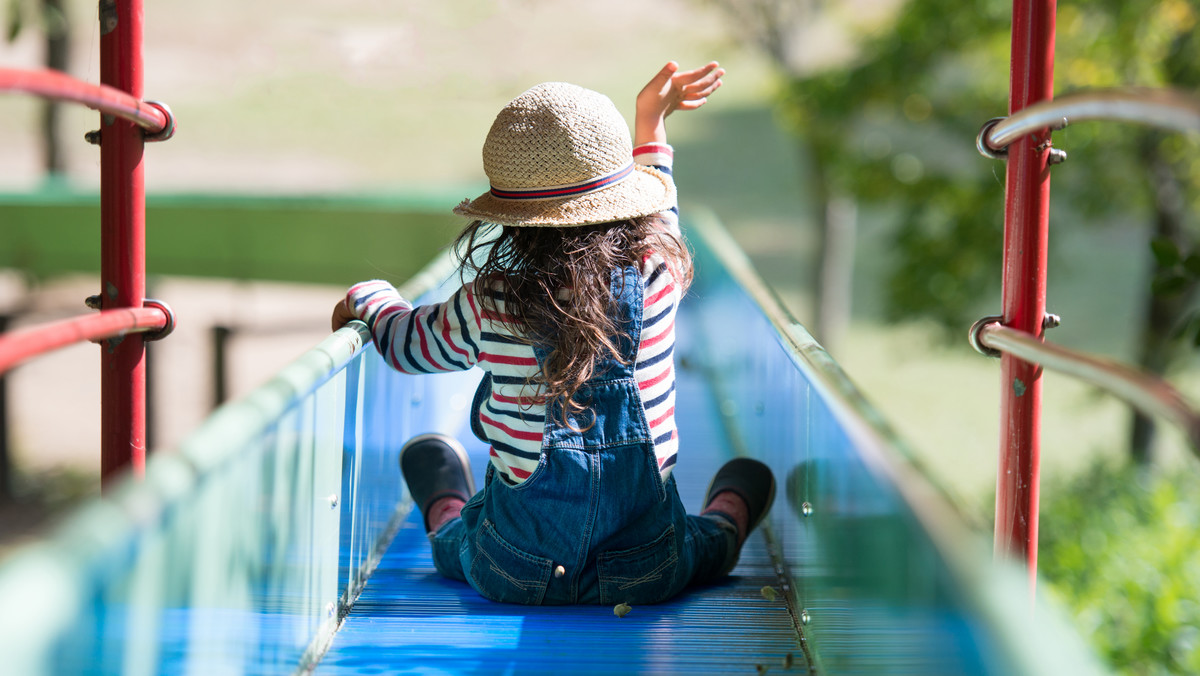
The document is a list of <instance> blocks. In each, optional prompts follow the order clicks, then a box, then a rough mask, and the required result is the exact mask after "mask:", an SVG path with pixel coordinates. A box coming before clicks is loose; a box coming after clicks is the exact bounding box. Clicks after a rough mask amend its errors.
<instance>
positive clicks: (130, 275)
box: [100, 0, 146, 486]
mask: <svg viewBox="0 0 1200 676" xmlns="http://www.w3.org/2000/svg"><path fill="white" fill-rule="evenodd" d="M100 82H101V83H102V84H105V85H108V86H110V87H113V88H115V89H119V90H121V91H123V92H126V93H128V94H129V95H131V96H132V97H133V98H135V99H139V100H140V99H141V98H142V2H141V0H100ZM100 120H101V123H100V134H101V137H100V229H101V235H100V278H101V285H102V286H101V289H100V298H101V301H100V307H101V308H102V309H104V310H111V309H116V308H141V307H142V301H143V299H144V296H145V293H146V248H145V230H146V204H145V197H146V195H145V183H144V175H143V172H142V145H143V139H142V130H141V128H140V127H138V126H137V125H136V124H134V123H133V122H130V121H127V120H124V119H121V118H117V117H112V116H108V115H101V116H100ZM145 356H146V351H145V344H144V342H143V339H142V335H141V334H138V333H135V334H129V335H126V336H124V337H122V338H117V339H112V340H109V341H107V342H106V343H105V344H104V346H103V348H102V349H101V356H100V367H101V377H100V388H101V395H100V396H101V404H100V411H101V416H100V420H101V422H100V435H101V441H100V443H101V447H100V477H101V484H102V486H103V485H104V484H105V483H106V482H107V480H108V479H110V478H111V477H113V476H114V475H115V474H117V473H119V472H121V471H123V470H125V469H132V471H133V472H134V474H135V475H138V476H140V475H141V474H142V473H143V471H144V469H145V462H146V443H145V437H146V360H145Z"/></svg>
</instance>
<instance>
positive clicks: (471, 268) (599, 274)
mask: <svg viewBox="0 0 1200 676" xmlns="http://www.w3.org/2000/svg"><path fill="white" fill-rule="evenodd" d="M497 230H499V231H498V232H497ZM454 249H455V251H456V253H457V255H458V258H459V263H460V265H461V270H462V273H461V274H462V278H463V280H464V283H465V282H466V280H468V279H470V278H471V277H472V275H473V276H474V281H473V282H472V283H473V284H474V288H473V291H474V292H475V296H476V298H478V299H479V301H480V303H481V304H482V305H483V308H484V309H485V310H487V311H490V312H496V311H497V302H496V297H495V295H494V293H495V291H497V290H499V291H501V292H502V293H503V298H504V314H506V315H508V317H509V321H510V322H511V323H510V324H509V328H510V329H511V330H512V331H513V332H514V333H515V334H516V335H517V336H518V337H519V338H521V339H523V340H526V341H528V342H529V343H530V344H533V343H535V342H536V343H541V344H543V345H545V346H546V347H547V348H549V354H548V356H547V358H546V360H545V363H544V364H543V365H542V369H541V371H540V372H539V373H538V374H537V375H535V376H534V377H533V378H531V379H530V381H529V382H528V383H527V384H528V385H531V386H534V387H535V388H536V389H537V391H538V393H539V395H540V396H542V397H544V399H545V401H546V403H547V404H548V405H549V404H552V403H555V402H557V403H558V404H559V405H560V407H561V408H560V409H559V410H560V411H561V412H562V415H563V417H564V418H567V419H569V418H570V417H572V416H573V415H576V414H579V413H582V412H584V411H585V410H587V408H588V405H587V402H579V401H576V399H575V394H576V393H577V392H578V391H579V388H580V387H581V386H582V385H583V384H584V383H585V382H587V381H588V380H589V379H590V378H591V377H592V374H593V372H594V371H595V367H596V363H597V360H598V359H599V358H601V357H602V356H605V355H609V356H612V357H614V358H616V359H618V360H621V361H623V359H622V357H621V354H620V351H619V349H618V347H617V344H616V342H615V340H614V336H615V334H616V332H617V327H616V324H615V322H614V320H613V316H612V315H613V305H614V303H615V299H614V298H613V296H612V291H611V280H612V276H611V275H612V271H613V270H614V269H622V268H624V267H626V266H629V265H633V266H635V267H637V268H638V269H641V265H642V261H643V260H644V259H645V258H646V257H648V256H650V255H652V254H655V253H657V254H659V255H661V256H662V257H663V258H664V259H665V260H666V261H667V265H668V266H669V267H670V270H671V272H672V274H673V276H674V277H675V281H676V283H677V284H679V285H680V290H681V292H682V290H684V289H686V288H687V286H688V285H689V284H690V283H691V279H692V257H691V253H690V252H689V251H688V248H687V245H686V244H685V243H684V242H683V241H682V240H681V239H680V238H679V237H677V236H676V235H675V234H673V233H671V232H670V231H669V230H668V229H667V226H666V224H665V222H664V221H663V219H662V218H661V217H659V216H643V217H640V218H634V219H630V220H623V221H613V222H610V223H601V224H598V225H581V226H573V227H514V226H502V227H501V226H496V225H493V224H489V223H485V222H483V221H475V222H473V223H471V224H469V225H468V226H467V227H466V228H465V229H464V230H463V231H462V233H460V234H459V236H458V238H457V239H456V240H455V242H454ZM565 290H571V292H570V293H563V292H564V291H565ZM562 422H564V424H565V423H566V420H563V421H562ZM588 426H590V423H589V425H588Z"/></svg>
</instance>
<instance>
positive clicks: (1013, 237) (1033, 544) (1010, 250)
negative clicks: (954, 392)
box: [995, 0, 1055, 589]
mask: <svg viewBox="0 0 1200 676" xmlns="http://www.w3.org/2000/svg"><path fill="white" fill-rule="evenodd" d="M1054 15H1055V0H1014V1H1013V27H1012V62H1011V67H1012V75H1011V80H1010V81H1009V114H1010V115H1011V114H1012V113H1015V112H1017V111H1019V110H1021V109H1023V108H1025V107H1027V106H1029V105H1032V104H1034V103H1037V102H1039V101H1044V100H1048V99H1051V98H1053V96H1054ZM1049 141H1050V132H1049V130H1041V131H1039V132H1037V133H1034V134H1030V135H1029V136H1025V137H1023V138H1021V139H1019V140H1017V141H1015V142H1014V143H1013V144H1012V145H1010V146H1009V147H1008V164H1007V174H1006V177H1005V212H1004V280H1003V284H1004V286H1003V291H1002V302H1003V311H1004V325H1005V326H1008V327H1010V328H1013V329H1017V330H1020V331H1024V332H1026V333H1029V334H1031V335H1034V336H1039V337H1040V336H1042V332H1043V329H1042V322H1043V319H1044V317H1045V314H1046V251H1047V243H1048V236H1047V233H1048V229H1049V211H1050V209H1049V207H1050V171H1049V164H1048V163H1047V159H1048V158H1049V154H1050V153H1049V150H1050V147H1049V146H1050V144H1049ZM1000 368H1001V388H1002V392H1001V418H1000V420H1001V431H1000V467H999V472H998V475H997V481H996V530H995V550H996V555H997V556H1001V557H1010V558H1014V559H1017V560H1021V561H1024V562H1025V563H1026V565H1027V566H1028V570H1029V579H1030V587H1031V589H1032V588H1033V585H1034V584H1035V582H1036V579H1037V537H1038V482H1039V473H1040V460H1041V459H1040V454H1041V448H1040V443H1041V442H1040V438H1039V436H1040V428H1041V400H1042V378H1041V376H1042V373H1041V369H1040V368H1039V367H1037V366H1036V365H1033V364H1030V363H1028V362H1024V361H1021V360H1019V359H1017V358H1015V357H1012V356H1009V355H1004V357H1003V358H1002V359H1001V364H1000Z"/></svg>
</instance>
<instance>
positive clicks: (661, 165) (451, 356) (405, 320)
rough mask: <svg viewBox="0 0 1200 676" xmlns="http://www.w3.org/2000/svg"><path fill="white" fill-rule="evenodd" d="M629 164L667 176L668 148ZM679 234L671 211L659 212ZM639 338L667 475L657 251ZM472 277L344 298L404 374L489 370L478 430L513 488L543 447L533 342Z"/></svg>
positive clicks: (666, 360) (670, 324)
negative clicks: (409, 292) (489, 305)
mask: <svg viewBox="0 0 1200 676" xmlns="http://www.w3.org/2000/svg"><path fill="white" fill-rule="evenodd" d="M634 160H635V161H636V162H638V163H640V164H644V165H647V166H653V167H655V168H656V169H658V170H659V171H662V172H664V173H666V174H667V175H668V176H670V172H671V148H670V146H666V145H663V144H648V145H644V146H639V147H637V148H635V149H634ZM660 216H662V217H663V219H664V221H665V222H666V223H667V226H668V227H669V228H671V229H672V230H673V231H674V232H676V233H678V229H679V215H678V211H677V209H676V208H675V207H672V208H671V209H670V210H669V211H666V212H663V213H662V214H660ZM641 275H642V279H643V281H644V286H645V292H644V296H643V302H644V305H643V311H642V317H643V319H642V334H641V344H640V345H639V347H638V352H637V359H636V362H635V366H634V372H635V377H636V379H637V382H638V386H639V388H640V389H641V395H642V404H643V406H644V407H645V413H646V420H647V421H648V422H649V425H650V433H651V436H652V438H653V439H654V450H655V456H656V457H657V459H658V465H659V468H660V471H661V472H662V474H663V479H664V480H665V479H666V478H667V477H669V476H670V472H671V469H672V467H673V466H674V464H675V459H676V453H677V451H678V447H679V439H678V433H677V430H676V427H675V366H674V358H673V357H674V350H675V312H676V309H677V308H678V306H679V301H680V298H681V296H682V291H683V290H682V289H681V287H680V284H679V283H678V282H677V281H676V278H675V275H674V274H673V273H672V271H671V268H670V266H669V265H668V264H667V262H666V261H665V260H664V259H663V258H662V257H661V256H658V255H652V256H650V257H648V258H647V259H646V260H645V261H644V262H643V264H642V270H641ZM472 287H473V285H472V284H471V283H467V284H465V285H463V286H462V287H461V288H459V289H458V290H457V291H456V292H455V293H454V294H453V295H452V296H451V297H450V298H448V299H447V300H446V301H444V302H441V303H436V304H430V305H422V306H418V307H415V308H414V307H413V305H412V303H410V302H408V301H407V300H405V299H404V298H402V297H401V296H400V294H399V292H397V291H396V289H395V287H393V286H392V285H391V284H389V283H388V282H385V281H382V280H373V281H367V282H361V283H359V284H356V285H354V286H353V287H351V288H350V290H349V292H348V293H347V295H346V298H347V302H348V304H349V306H350V308H352V309H353V311H354V313H355V315H356V316H357V317H358V318H359V319H361V320H363V321H364V322H366V324H367V325H368V326H369V327H370V328H371V335H372V336H373V338H374V341H375V346H376V348H377V349H378V350H379V352H380V354H382V355H383V357H384V359H385V360H386V361H387V363H388V364H389V365H390V366H391V367H392V368H395V369H397V370H399V371H401V372H404V373H413V374H418V373H439V372H446V371H460V370H465V369H468V368H471V367H472V366H479V367H480V368H482V369H484V370H485V371H488V372H489V373H490V374H491V376H492V392H491V396H490V397H489V399H488V400H487V401H485V402H484V403H483V406H482V407H481V408H480V412H479V420H478V422H479V423H480V426H481V427H482V429H483V430H484V432H485V433H486V436H487V438H488V441H489V442H490V443H491V462H492V464H493V465H494V466H495V469H496V470H497V471H498V472H500V473H501V475H502V477H503V478H504V479H505V480H506V481H507V482H508V483H510V484H519V483H521V482H522V481H524V480H525V479H526V478H528V477H529V475H530V474H531V473H533V470H534V469H536V468H537V465H538V461H539V459H540V457H541V452H542V433H543V430H544V429H545V421H546V418H545V416H546V405H545V402H544V401H543V399H542V398H541V397H540V396H539V392H538V391H536V390H535V389H533V388H534V387H535V386H533V385H530V384H529V379H530V378H531V377H532V376H534V375H535V374H537V372H538V363H537V357H536V356H535V355H534V351H533V347H532V346H531V345H529V344H527V343H526V342H525V341H523V340H521V339H519V338H517V337H516V333H515V332H514V331H513V330H512V329H511V328H510V326H509V322H508V320H507V316H506V313H505V311H504V298H503V294H502V293H498V292H497V293H496V294H495V295H496V311H495V312H488V311H485V310H484V309H483V307H482V305H481V304H480V302H479V298H477V297H476V294H475V291H474V289H473V288H472Z"/></svg>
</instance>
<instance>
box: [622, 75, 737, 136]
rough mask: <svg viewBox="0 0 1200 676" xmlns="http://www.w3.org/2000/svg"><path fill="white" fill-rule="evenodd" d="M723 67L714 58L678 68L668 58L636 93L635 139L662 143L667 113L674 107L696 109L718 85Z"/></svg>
mask: <svg viewBox="0 0 1200 676" xmlns="http://www.w3.org/2000/svg"><path fill="white" fill-rule="evenodd" d="M724 74H725V69H724V68H721V66H720V64H718V63H717V62H716V61H713V62H711V63H709V64H706V65H704V66H701V67H699V68H696V69H694V70H686V71H682V72H680V71H679V64H678V63H676V62H674V61H669V62H667V65H665V66H663V68H662V70H660V71H658V74H656V75H655V76H654V77H653V78H651V79H650V82H648V83H647V84H646V86H645V87H643V88H642V91H641V92H639V93H638V95H637V118H636V120H635V139H634V143H635V144H637V145H641V144H643V143H665V142H666V126H665V124H664V121H665V120H666V118H667V116H668V115H670V114H671V113H673V112H675V111H676V110H695V109H697V108H699V107H700V106H703V105H704V104H705V103H706V102H707V101H708V97H709V96H710V95H711V94H712V93H713V92H715V91H716V90H717V88H718V87H720V86H721V76H722V75H724Z"/></svg>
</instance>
